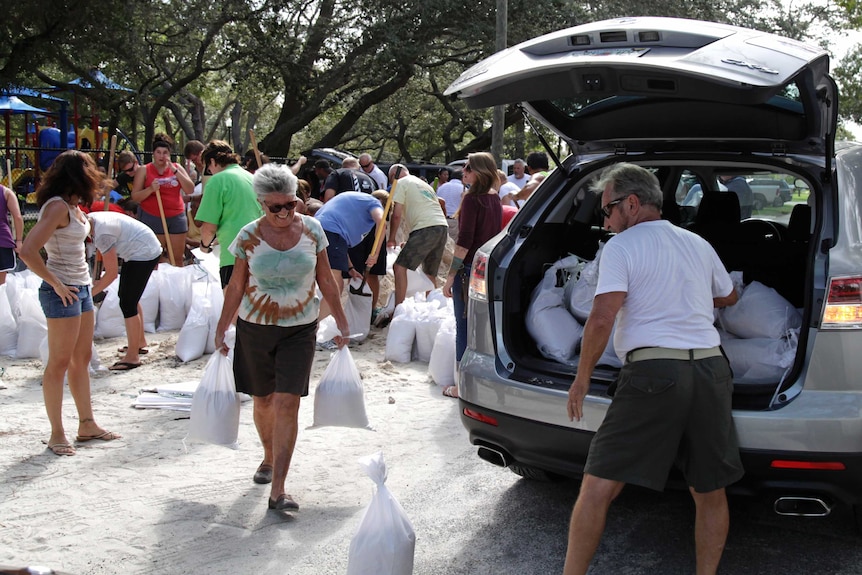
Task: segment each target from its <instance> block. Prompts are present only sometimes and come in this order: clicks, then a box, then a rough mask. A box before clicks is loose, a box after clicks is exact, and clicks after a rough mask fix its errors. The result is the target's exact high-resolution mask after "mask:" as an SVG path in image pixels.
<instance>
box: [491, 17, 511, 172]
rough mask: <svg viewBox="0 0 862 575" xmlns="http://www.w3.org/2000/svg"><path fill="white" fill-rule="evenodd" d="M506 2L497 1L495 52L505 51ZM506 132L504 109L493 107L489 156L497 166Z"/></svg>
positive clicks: (500, 159) (499, 163)
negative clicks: (494, 160) (491, 155)
mask: <svg viewBox="0 0 862 575" xmlns="http://www.w3.org/2000/svg"><path fill="white" fill-rule="evenodd" d="M508 12H509V5H508V0H497V41H496V44H495V48H496V49H497V52H499V51H500V50H505V49H506V28H507V27H508V20H509V14H508ZM505 130H506V107H505V106H494V120H493V124H492V125H491V154H493V156H494V158H495V159H496V160H497V166H500V165H501V162H502V160H503V132H504V131H505Z"/></svg>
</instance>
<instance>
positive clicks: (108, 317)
mask: <svg viewBox="0 0 862 575" xmlns="http://www.w3.org/2000/svg"><path fill="white" fill-rule="evenodd" d="M119 290H120V278H117V279H115V280H114V281H112V282H111V285H109V286H108V287H107V288H105V294H106V295H105V299H104V300H102V303H101V305H100V306H99V313H98V314H97V315H96V331H95V334H94V336H93V337H95V338H96V339H103V338H111V337H122V336H125V335H126V320H125V318H124V317H123V312H122V310H120V296H119Z"/></svg>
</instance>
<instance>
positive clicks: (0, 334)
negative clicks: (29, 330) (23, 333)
mask: <svg viewBox="0 0 862 575" xmlns="http://www.w3.org/2000/svg"><path fill="white" fill-rule="evenodd" d="M7 277H8V276H7ZM17 345H18V322H17V320H16V319H15V316H14V315H13V314H12V306H10V305H9V298H8V297H7V295H6V284H3V285H0V355H8V356H9V357H15V350H16V348H17Z"/></svg>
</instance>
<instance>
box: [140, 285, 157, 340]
mask: <svg viewBox="0 0 862 575" xmlns="http://www.w3.org/2000/svg"><path fill="white" fill-rule="evenodd" d="M158 273H159V272H158V270H153V273H152V274H151V275H150V279H149V280H148V281H147V287H145V288H144V293H143V294H141V299H140V301H139V302H138V303H139V304H141V311H142V312H143V314H144V331H145V332H147V333H156V320H157V319H158V317H159V276H158Z"/></svg>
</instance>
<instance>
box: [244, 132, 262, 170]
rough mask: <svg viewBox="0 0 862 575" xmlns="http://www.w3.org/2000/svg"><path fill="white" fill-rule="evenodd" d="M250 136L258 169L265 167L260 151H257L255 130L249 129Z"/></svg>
mask: <svg viewBox="0 0 862 575" xmlns="http://www.w3.org/2000/svg"><path fill="white" fill-rule="evenodd" d="M248 135H249V137H250V138H251V149H252V150H254V159H255V160H257V167H258V168H260V167H261V166H262V165H263V161H261V159H260V150H258V149H257V140H256V139H255V138H254V130H252V129H249V131H248Z"/></svg>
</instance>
